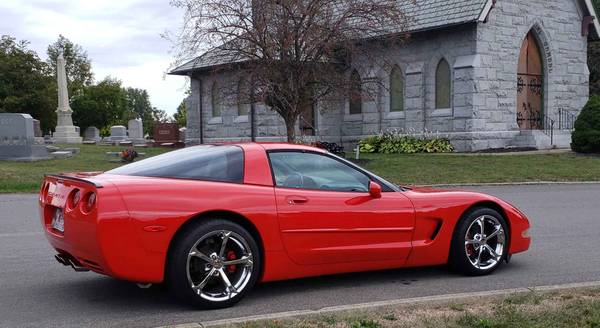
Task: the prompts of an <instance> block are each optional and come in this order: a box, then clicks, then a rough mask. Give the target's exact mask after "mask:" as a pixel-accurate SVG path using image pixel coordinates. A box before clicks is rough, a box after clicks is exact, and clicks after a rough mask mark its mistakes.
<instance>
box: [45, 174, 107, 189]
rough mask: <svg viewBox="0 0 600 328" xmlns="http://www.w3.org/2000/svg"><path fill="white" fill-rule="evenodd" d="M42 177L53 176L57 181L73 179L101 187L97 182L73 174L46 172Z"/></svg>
mask: <svg viewBox="0 0 600 328" xmlns="http://www.w3.org/2000/svg"><path fill="white" fill-rule="evenodd" d="M44 177H46V178H54V179H57V180H59V181H60V180H73V181H77V182H83V183H87V184H90V185H92V186H94V187H96V188H102V185H101V184H99V183H97V182H94V181H90V180H86V179H83V178H78V177H74V176H71V175H63V174H46V175H44Z"/></svg>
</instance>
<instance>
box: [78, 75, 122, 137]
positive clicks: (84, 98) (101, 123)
mask: <svg viewBox="0 0 600 328" xmlns="http://www.w3.org/2000/svg"><path fill="white" fill-rule="evenodd" d="M71 109H73V121H74V122H75V123H76V124H78V125H79V126H80V127H81V128H82V129H85V128H86V127H89V126H95V127H97V128H99V129H100V130H103V129H104V130H106V128H109V127H110V126H112V125H118V124H127V119H128V116H127V97H126V93H125V90H124V89H123V88H122V87H121V81H119V80H117V79H113V78H111V77H106V78H104V80H102V81H101V82H100V83H98V84H96V85H90V86H86V87H84V88H83V89H81V92H79V93H78V94H76V95H75V96H73V97H72V98H71Z"/></svg>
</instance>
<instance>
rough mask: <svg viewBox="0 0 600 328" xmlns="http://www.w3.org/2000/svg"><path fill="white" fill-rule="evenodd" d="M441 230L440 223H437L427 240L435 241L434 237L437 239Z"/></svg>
mask: <svg viewBox="0 0 600 328" xmlns="http://www.w3.org/2000/svg"><path fill="white" fill-rule="evenodd" d="M441 229H442V221H438V222H437V224H436V225H435V229H433V232H432V233H431V237H429V240H435V237H437V235H438V234H439V233H440V230H441Z"/></svg>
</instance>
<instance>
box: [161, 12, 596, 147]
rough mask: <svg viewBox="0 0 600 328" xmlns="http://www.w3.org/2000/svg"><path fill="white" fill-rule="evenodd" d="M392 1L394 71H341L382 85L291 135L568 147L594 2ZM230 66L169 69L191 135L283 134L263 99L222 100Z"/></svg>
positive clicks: (211, 63)
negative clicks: (399, 19) (187, 84)
mask: <svg viewBox="0 0 600 328" xmlns="http://www.w3.org/2000/svg"><path fill="white" fill-rule="evenodd" d="M398 1H399V5H400V6H404V7H405V8H404V9H405V12H406V14H407V15H408V16H409V17H410V18H411V22H410V25H409V29H408V31H407V32H410V38H409V40H408V41H407V42H406V43H403V44H402V45H397V46H396V45H394V46H390V47H387V48H386V50H385V51H386V52H387V53H386V56H388V57H390V58H393V61H394V65H393V66H392V68H391V69H387V70H383V69H380V70H373V69H369V67H368V65H367V64H366V65H364V66H361V64H360V63H361V60H357V61H356V67H353V68H352V69H351V70H350V71H349V72H348V78H349V79H351V81H352V80H357V81H359V82H360V81H361V80H363V79H373V78H377V79H380V81H383V83H384V84H387V85H389V87H386V88H382V89H381V92H380V95H379V96H377V97H371V98H372V99H358V100H357V99H355V98H356V97H352V99H348V100H346V101H344V102H340V103H339V106H337V107H335V108H328V109H326V110H325V109H324V108H320V106H319V105H318V104H316V105H315V106H313V109H312V111H308V112H309V113H307V114H306V115H304V116H303V117H302V118H301V119H300V121H299V122H298V132H299V134H298V135H305V136H308V137H310V138H313V139H317V140H322V141H329V142H336V143H341V144H343V145H345V146H346V147H347V149H351V148H349V147H354V146H355V145H356V143H357V141H358V140H360V139H361V138H364V137H365V136H368V135H373V134H377V133H380V132H382V131H389V130H392V129H393V130H396V131H404V132H405V133H415V134H419V133H423V132H434V133H438V134H439V135H440V136H443V137H447V138H449V139H450V140H451V142H452V143H453V144H454V146H455V148H456V149H457V150H458V151H478V150H484V149H497V148H506V147H535V148H549V147H552V146H558V147H568V145H569V143H570V133H571V129H572V127H573V122H574V119H575V118H576V117H577V115H578V114H579V112H580V110H581V108H582V107H583V106H584V105H585V103H586V101H587V100H588V94H589V88H588V84H589V70H588V67H587V43H588V40H590V39H593V40H595V39H598V38H599V33H600V24H599V22H598V20H596V19H595V16H596V14H595V11H594V7H593V5H592V3H591V0H417V1H416V4H415V3H412V2H410V3H409V2H408V1H406V2H403V1H402V0H398ZM374 51H380V50H374ZM380 55H382V54H377V53H373V54H370V56H380ZM362 62H365V61H364V60H363V61H362ZM226 63H227V56H220V55H218V54H215V53H211V51H209V52H207V53H206V54H203V55H202V56H200V57H198V58H195V59H193V60H191V61H190V62H188V63H185V64H183V65H182V66H180V67H178V68H176V69H175V70H173V71H172V72H171V74H174V75H184V76H188V77H189V78H190V79H191V96H190V98H189V99H188V105H189V106H188V118H187V122H188V123H187V124H188V126H187V128H188V129H187V133H186V138H187V141H188V142H189V143H192V144H193V143H211V142H223V141H250V140H256V141H279V140H285V136H286V130H285V125H284V123H283V120H282V119H281V118H280V117H279V116H278V114H277V113H275V112H274V111H272V110H269V109H268V108H266V107H265V106H264V105H263V104H260V103H255V104H238V105H227V104H222V103H220V101H219V99H220V96H219V92H221V88H220V84H222V83H224V81H226V80H227V79H231V78H232V76H234V75H235V74H232V73H231V72H227V71H220V72H219V73H218V74H213V72H214V70H215V68H216V67H219V66H222V65H224V64H226ZM240 83H242V81H240ZM308 137H307V138H308Z"/></svg>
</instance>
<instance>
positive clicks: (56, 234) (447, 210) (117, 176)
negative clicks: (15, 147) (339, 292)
mask: <svg viewBox="0 0 600 328" xmlns="http://www.w3.org/2000/svg"><path fill="white" fill-rule="evenodd" d="M39 204H40V214H41V220H42V224H43V227H44V230H45V233H46V237H47V238H48V240H49V241H50V244H52V246H53V247H54V248H55V249H56V251H57V253H58V254H57V255H56V259H57V260H58V261H59V262H60V263H62V264H65V265H70V266H72V267H73V268H74V269H76V270H77V271H87V270H92V271H95V272H98V273H102V274H105V275H109V276H112V277H115V278H118V279H125V280H130V281H134V282H138V283H143V284H151V283H162V282H165V283H167V284H168V286H169V287H170V289H171V290H172V291H173V292H174V294H175V295H176V296H178V297H180V298H183V299H185V300H186V301H189V302H191V303H192V304H194V305H196V306H199V307H203V308H220V307H226V306H230V305H232V304H234V303H236V302H237V301H239V300H240V299H241V298H242V297H243V296H244V295H245V294H246V293H248V292H249V290H250V289H251V288H252V286H253V285H254V284H255V283H256V282H257V281H262V282H265V281H274V280H283V279H292V278H299V277H307V276H317V275H325V274H334V273H340V272H354V271H366V270H379V269H388V268H400V267H415V266H425V265H440V264H446V263H447V264H449V265H450V266H451V267H453V268H455V269H456V270H458V271H460V272H463V273H465V274H468V275H483V274H487V273H490V272H492V271H493V270H495V269H496V268H498V266H499V265H500V264H501V263H502V262H503V261H506V262H508V260H509V259H510V256H511V255H512V254H515V253H519V252H523V251H525V250H527V249H528V248H529V244H530V241H531V239H530V237H529V235H528V230H529V221H528V220H527V218H526V217H525V215H524V214H523V213H522V212H520V211H519V210H518V209H516V208H515V207H513V206H511V205H510V204H508V203H506V202H504V201H502V200H500V199H498V198H495V197H492V196H488V195H485V194H480V193H473V192H462V191H439V190H431V189H416V188H415V189H411V188H406V187H398V186H396V185H394V184H392V183H390V182H387V181H385V180H384V179H382V178H380V177H378V176H376V175H375V174H373V173H371V172H368V171H366V170H364V169H362V168H360V167H358V166H356V165H354V164H353V163H351V162H348V161H346V160H344V159H342V158H340V157H337V156H335V155H332V154H330V153H328V152H326V151H324V150H322V149H318V148H312V147H307V146H301V145H291V144H257V143H244V144H230V145H205V146H196V147H190V148H185V149H181V150H177V151H172V152H169V153H166V154H163V155H159V156H156V157H152V158H148V159H145V160H142V161H139V162H136V163H132V164H129V165H125V166H122V167H120V168H117V169H114V170H111V171H108V172H105V173H72V174H63V175H48V176H46V178H45V179H44V182H43V183H42V187H41V192H40V197H39Z"/></svg>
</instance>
